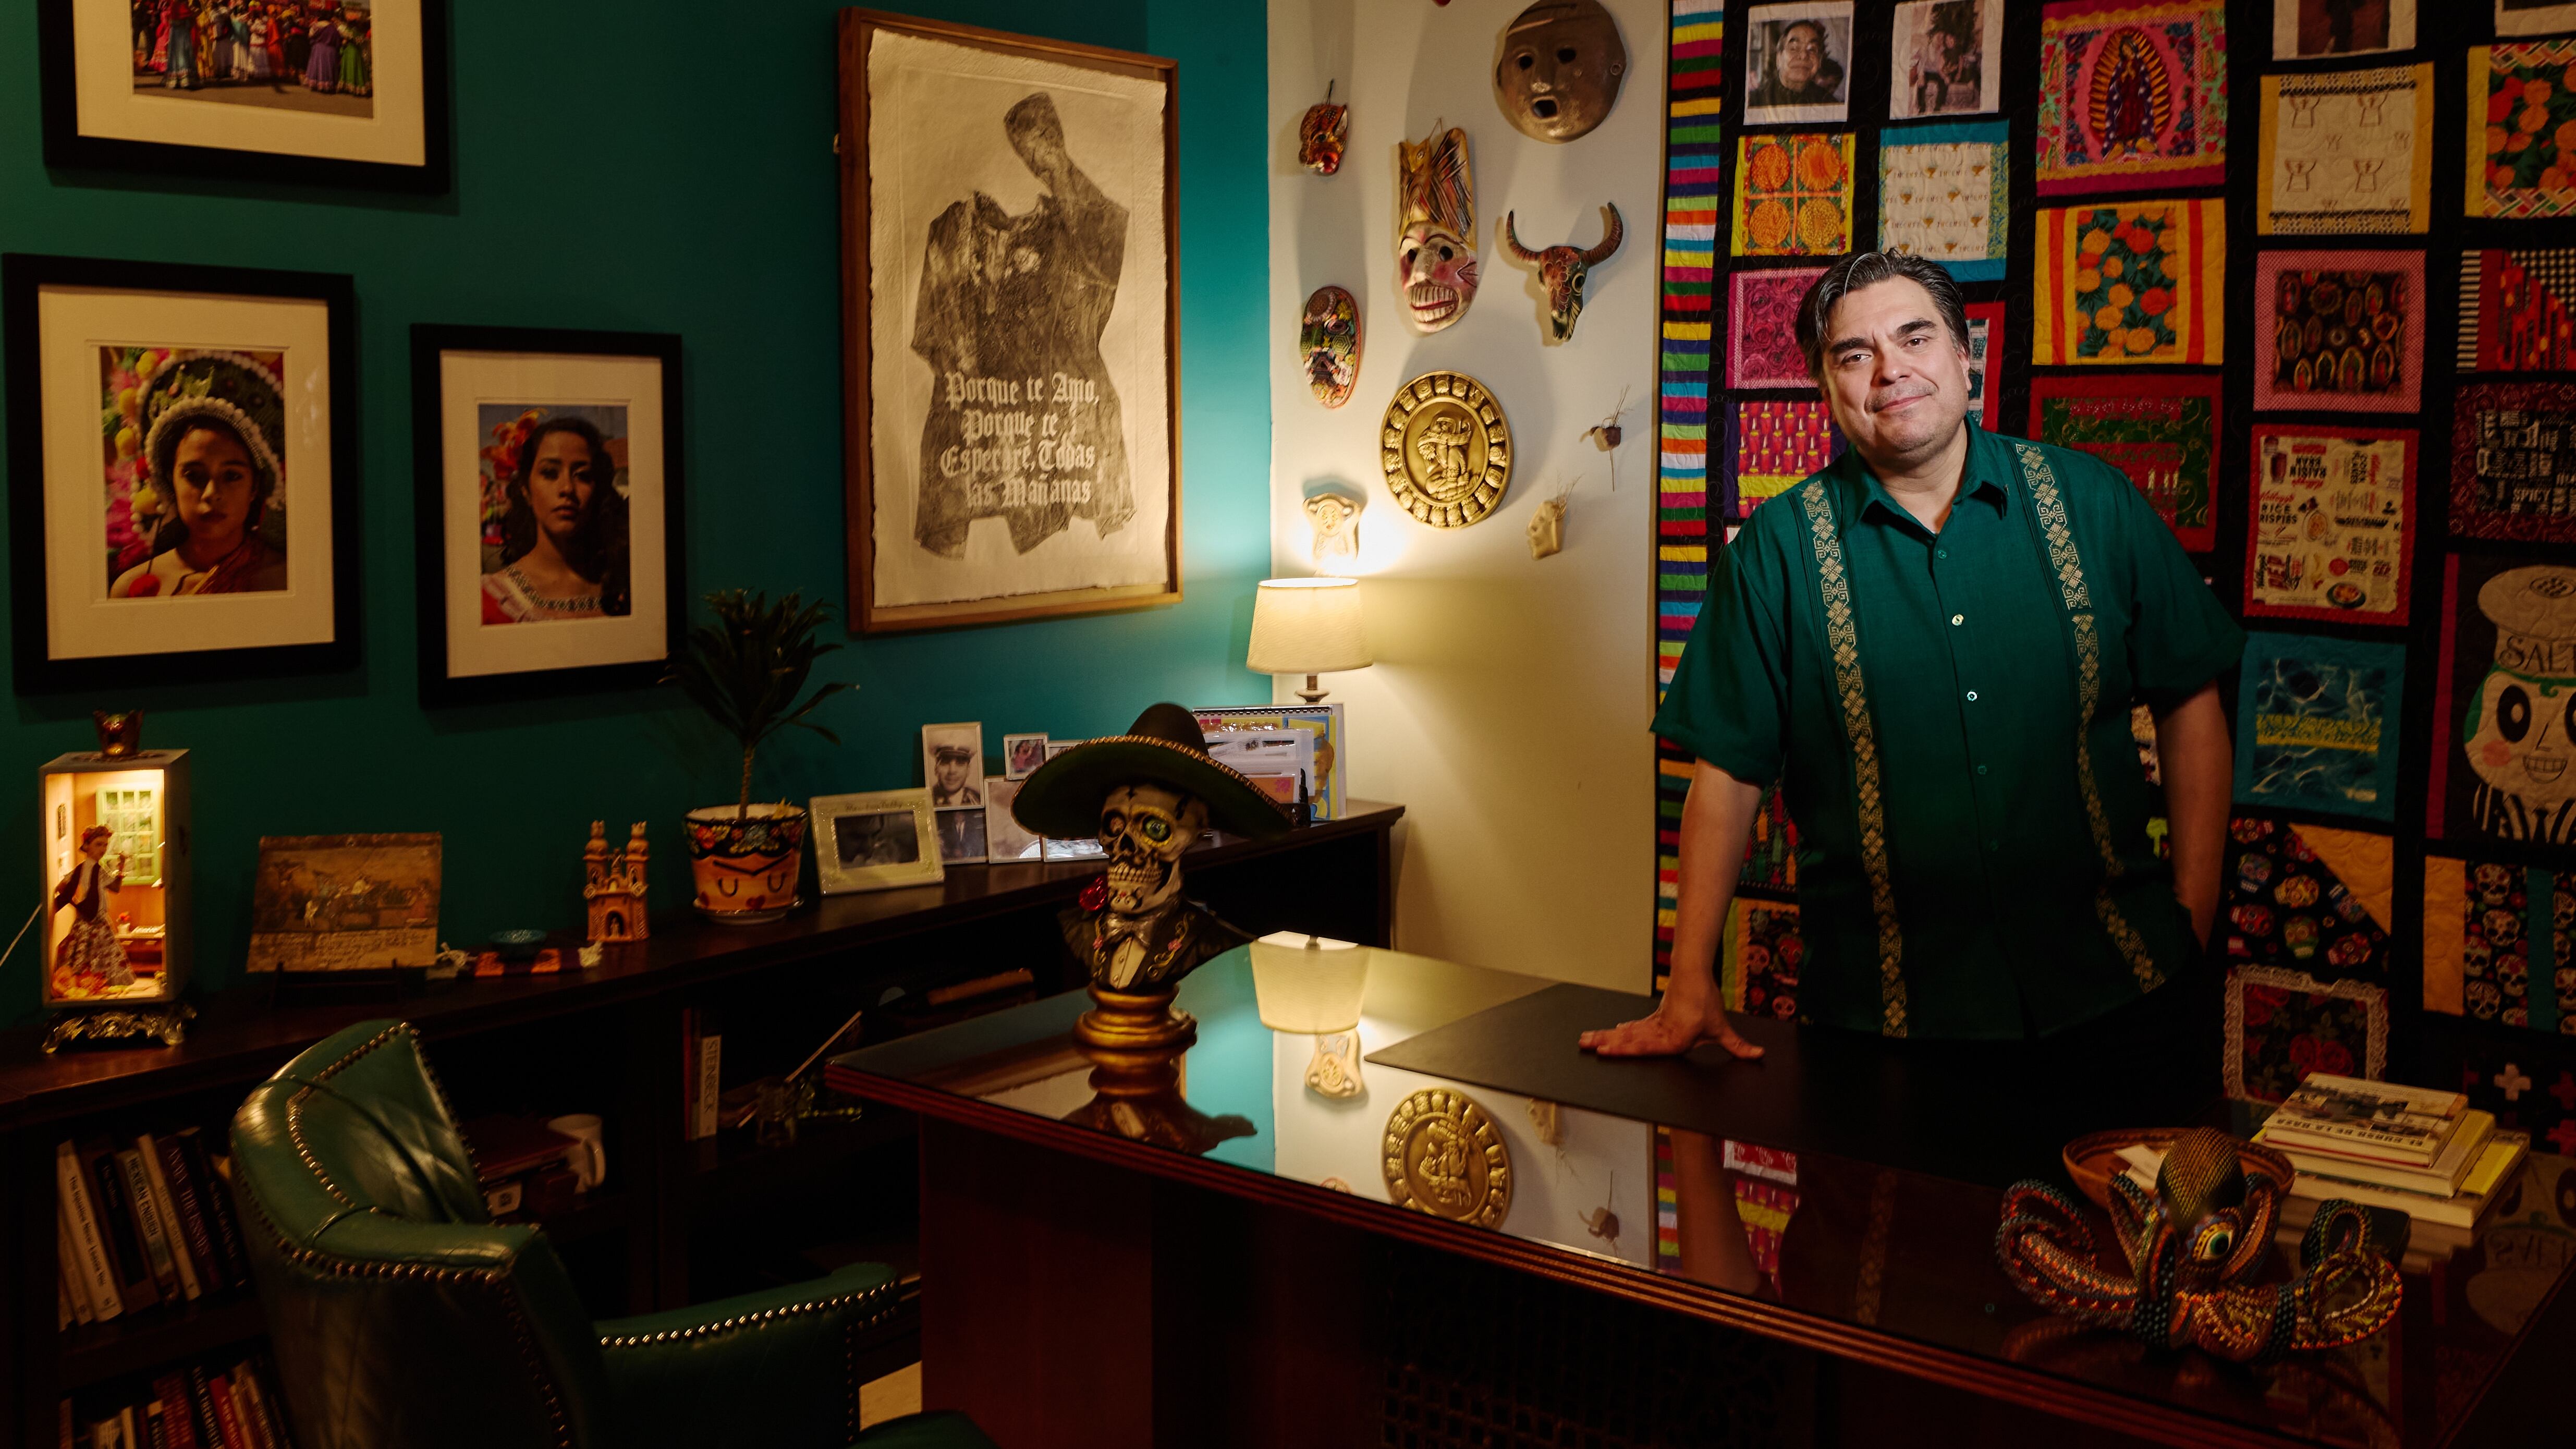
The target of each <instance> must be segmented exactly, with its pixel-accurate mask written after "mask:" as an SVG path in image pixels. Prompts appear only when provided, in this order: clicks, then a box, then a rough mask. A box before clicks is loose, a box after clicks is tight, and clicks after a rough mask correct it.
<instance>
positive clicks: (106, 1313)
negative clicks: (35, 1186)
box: [54, 1142, 125, 1322]
mask: <svg viewBox="0 0 2576 1449" xmlns="http://www.w3.org/2000/svg"><path fill="white" fill-rule="evenodd" d="M54 1179H55V1181H54V1190H55V1192H56V1193H58V1194H59V1195H60V1197H61V1201H62V1204H63V1206H64V1209H65V1210H66V1211H68V1212H69V1213H70V1214H71V1230H72V1245H73V1247H74V1248H75V1249H76V1250H77V1251H78V1255H79V1267H80V1269H81V1272H82V1274H83V1275H84V1276H83V1280H82V1281H83V1283H84V1285H85V1286H86V1287H87V1288H88V1289H89V1300H90V1313H91V1316H92V1317H94V1318H97V1319H99V1320H100V1321H101V1322H104V1321H106V1320H107V1319H111V1318H114V1317H115V1316H117V1314H119V1313H121V1312H123V1311H124V1306H125V1299H124V1296H123V1295H122V1294H120V1293H118V1292H117V1291H116V1265H115V1263H114V1262H113V1261H111V1260H110V1259H109V1257H108V1255H107V1238H106V1236H105V1235H104V1234H103V1233H101V1232H100V1231H99V1223H98V1208H97V1205H96V1204H94V1203H92V1202H91V1201H90V1196H89V1179H88V1177H87V1176H86V1175H85V1174H83V1173H82V1171H81V1163H80V1154H79V1152H78V1150H77V1149H75V1148H74V1147H73V1146H72V1144H70V1143H68V1142H66V1143H63V1144H62V1145H61V1146H59V1147H57V1148H55V1149H54Z"/></svg>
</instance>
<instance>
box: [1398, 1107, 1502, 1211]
mask: <svg viewBox="0 0 2576 1449" xmlns="http://www.w3.org/2000/svg"><path fill="white" fill-rule="evenodd" d="M1384 1146H1385V1153H1386V1161H1385V1168H1386V1193H1387V1197H1388V1198H1389V1199H1390V1200H1392V1201H1393V1202H1394V1203H1395V1205H1396V1206H1397V1207H1402V1208H1411V1209H1413V1210H1414V1211H1415V1212H1418V1213H1429V1214H1430V1215H1431V1216H1433V1217H1435V1218H1448V1219H1450V1220H1451V1221H1453V1222H1461V1223H1476V1224H1478V1225H1480V1226H1483V1227H1488V1228H1498V1227H1501V1226H1502V1225H1503V1217H1504V1215H1505V1214H1507V1213H1509V1212H1510V1211H1511V1210H1512V1153H1511V1148H1510V1147H1509V1146H1507V1145H1506V1144H1505V1143H1504V1141H1503V1134H1502V1133H1501V1132H1500V1131H1498V1130H1496V1128H1495V1126H1494V1119H1493V1118H1491V1117H1489V1116H1487V1115H1485V1109H1484V1108H1482V1107H1479V1106H1477V1105H1476V1104H1475V1103H1474V1102H1473V1101H1471V1100H1469V1098H1468V1097H1467V1095H1466V1094H1465V1093H1463V1092H1452V1091H1449V1090H1447V1089H1445V1088H1441V1087H1426V1088H1424V1089H1423V1090H1421V1091H1419V1092H1416V1093H1414V1094H1413V1095H1412V1096H1410V1097H1407V1098H1405V1099H1404V1100H1403V1101H1401V1102H1399V1103H1397V1104H1396V1107H1395V1115H1394V1116H1392V1117H1389V1118H1387V1119H1386V1141H1385V1144H1384Z"/></svg>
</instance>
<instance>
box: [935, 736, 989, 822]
mask: <svg viewBox="0 0 2576 1449" xmlns="http://www.w3.org/2000/svg"><path fill="white" fill-rule="evenodd" d="M921 778H922V780H923V781H924V782H925V783H927V784H928V785H929V786H930V803H931V804H932V805H935V806H937V807H938V808H940V809H942V810H951V809H955V808H956V807H958V806H961V805H981V804H983V803H984V727H983V726H982V725H980V724H935V725H923V726H922V727H921Z"/></svg>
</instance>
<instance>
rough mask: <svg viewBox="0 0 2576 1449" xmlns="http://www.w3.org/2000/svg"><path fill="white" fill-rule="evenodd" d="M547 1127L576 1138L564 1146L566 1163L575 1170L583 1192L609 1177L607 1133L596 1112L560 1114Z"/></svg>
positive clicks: (576, 1184)
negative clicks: (567, 1115)
mask: <svg viewBox="0 0 2576 1449" xmlns="http://www.w3.org/2000/svg"><path fill="white" fill-rule="evenodd" d="M546 1126H547V1127H548V1128H550V1129H552V1130H554V1131H556V1132H560V1133H562V1134H563V1135H564V1136H566V1137H569V1138H571V1139H572V1140H573V1145H572V1146H570V1147H567V1148H565V1149H564V1165H565V1166H567V1167H569V1168H571V1169H572V1180H573V1186H574V1187H576V1188H578V1189H580V1190H581V1191H583V1192H588V1191H590V1190H591V1189H592V1188H594V1187H597V1186H599V1184H600V1181H601V1179H603V1178H605V1177H607V1176H608V1148H607V1146H606V1140H607V1132H606V1129H605V1128H603V1127H602V1126H601V1124H600V1120H599V1115H598V1114H597V1113H595V1112H576V1113H574V1114H573V1115H571V1116H569V1117H557V1118H555V1119H554V1120H553V1121H551V1122H548V1123H547V1124H546Z"/></svg>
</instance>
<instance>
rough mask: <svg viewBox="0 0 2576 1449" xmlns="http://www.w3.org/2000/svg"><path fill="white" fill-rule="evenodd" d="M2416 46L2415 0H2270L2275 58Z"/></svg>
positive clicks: (2320, 56)
mask: <svg viewBox="0 0 2576 1449" xmlns="http://www.w3.org/2000/svg"><path fill="white" fill-rule="evenodd" d="M2501 3H2502V0H2499V4H2501ZM2414 48H2415V0H2272V58H2273V59H2274V60H2321V59H2323V58H2325V57H2327V56H2334V55H2368V54H2370V53H2372V52H2374V51H2381V50H2413V49H2414Z"/></svg>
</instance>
